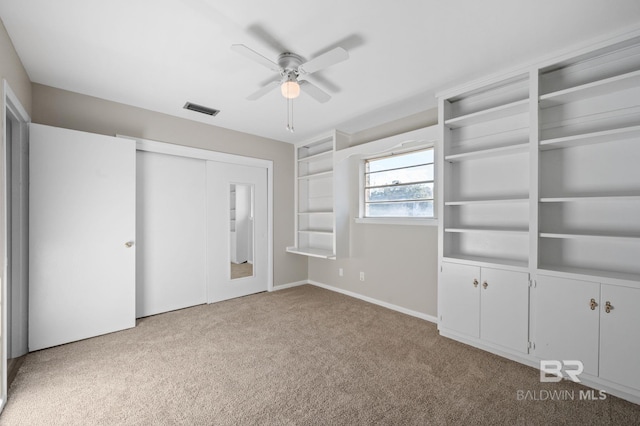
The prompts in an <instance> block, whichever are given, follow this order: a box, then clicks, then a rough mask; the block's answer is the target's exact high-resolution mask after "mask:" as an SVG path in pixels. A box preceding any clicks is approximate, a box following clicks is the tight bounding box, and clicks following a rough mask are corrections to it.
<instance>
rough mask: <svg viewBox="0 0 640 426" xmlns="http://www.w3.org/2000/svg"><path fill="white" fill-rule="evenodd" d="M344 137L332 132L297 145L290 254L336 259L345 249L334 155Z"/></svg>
mask: <svg viewBox="0 0 640 426" xmlns="http://www.w3.org/2000/svg"><path fill="white" fill-rule="evenodd" d="M345 138H346V136H345V135H343V134H341V133H340V132H337V131H333V132H331V133H330V134H328V135H324V136H322V137H319V138H316V139H313V140H311V141H307V142H304V143H301V144H298V145H296V183H295V187H296V224H295V229H296V242H295V246H293V247H288V248H287V251H288V252H290V253H295V254H301V255H305V256H311V257H319V258H324V259H335V258H336V256H338V254H339V253H340V252H341V251H342V250H343V248H344V241H345V237H344V236H343V235H344V230H341V229H339V228H340V227H341V224H342V223H343V222H344V221H341V220H339V219H338V216H339V215H338V214H337V213H339V212H340V206H337V197H340V194H341V191H342V189H341V188H340V186H339V185H336V184H335V180H336V171H335V167H334V166H335V161H334V154H335V151H336V149H337V148H339V147H340V146H341V145H344V139H345ZM341 202H344V200H342V201H341Z"/></svg>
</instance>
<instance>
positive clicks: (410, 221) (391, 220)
mask: <svg viewBox="0 0 640 426" xmlns="http://www.w3.org/2000/svg"><path fill="white" fill-rule="evenodd" d="M355 222H356V223H361V224H366V225H414V226H438V219H418V218H411V217H357V218H355Z"/></svg>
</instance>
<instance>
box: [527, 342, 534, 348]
mask: <svg viewBox="0 0 640 426" xmlns="http://www.w3.org/2000/svg"><path fill="white" fill-rule="evenodd" d="M527 347H528V348H529V349H535V348H536V344H535V343H533V342H529V344H528V345H527Z"/></svg>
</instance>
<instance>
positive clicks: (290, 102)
mask: <svg viewBox="0 0 640 426" xmlns="http://www.w3.org/2000/svg"><path fill="white" fill-rule="evenodd" d="M289 106H290V107H291V126H290V127H291V128H290V129H289V131H290V132H291V133H293V99H289Z"/></svg>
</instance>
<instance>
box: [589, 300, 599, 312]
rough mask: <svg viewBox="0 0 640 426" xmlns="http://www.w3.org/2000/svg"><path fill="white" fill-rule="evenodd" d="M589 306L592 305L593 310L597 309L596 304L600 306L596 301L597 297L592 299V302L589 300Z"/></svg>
mask: <svg viewBox="0 0 640 426" xmlns="http://www.w3.org/2000/svg"><path fill="white" fill-rule="evenodd" d="M589 306H590V307H591V310H592V311H595V310H596V306H598V304H597V303H596V299H591V302H589Z"/></svg>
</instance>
